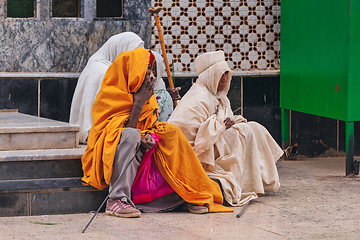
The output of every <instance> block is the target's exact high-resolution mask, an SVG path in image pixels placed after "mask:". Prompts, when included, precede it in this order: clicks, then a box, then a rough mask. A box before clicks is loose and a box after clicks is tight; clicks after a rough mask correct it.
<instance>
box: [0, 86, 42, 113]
mask: <svg viewBox="0 0 360 240" xmlns="http://www.w3.org/2000/svg"><path fill="white" fill-rule="evenodd" d="M0 86H1V87H0V109H18V110H19V112H22V113H26V114H30V115H34V116H37V103H38V81H37V80H36V79H0Z"/></svg>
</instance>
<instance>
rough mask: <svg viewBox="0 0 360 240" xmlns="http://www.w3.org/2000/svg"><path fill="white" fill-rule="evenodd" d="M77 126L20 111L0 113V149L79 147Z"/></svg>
mask: <svg viewBox="0 0 360 240" xmlns="http://www.w3.org/2000/svg"><path fill="white" fill-rule="evenodd" d="M79 129H80V127H79V126H77V125H71V124H69V123H66V122H60V121H55V120H51V119H46V118H41V117H36V116H31V115H27V114H22V113H19V112H0V151H13V150H35V149H65V148H77V147H78V146H79Z"/></svg>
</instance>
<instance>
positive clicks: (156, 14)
mask: <svg viewBox="0 0 360 240" xmlns="http://www.w3.org/2000/svg"><path fill="white" fill-rule="evenodd" d="M163 9H164V8H163V7H158V8H157V9H154V8H153V7H152V8H149V10H148V11H149V13H151V15H153V16H154V18H155V23H156V27H157V30H158V33H159V39H160V46H161V51H162V54H163V58H164V62H165V67H166V74H167V76H168V81H169V86H170V87H171V88H174V83H173V80H172V77H171V71H170V66H169V61H168V58H167V55H166V49H165V43H164V35H163V33H162V29H161V22H160V17H159V12H160V11H161V10H163ZM174 105H175V107H176V106H177V101H176V100H174Z"/></svg>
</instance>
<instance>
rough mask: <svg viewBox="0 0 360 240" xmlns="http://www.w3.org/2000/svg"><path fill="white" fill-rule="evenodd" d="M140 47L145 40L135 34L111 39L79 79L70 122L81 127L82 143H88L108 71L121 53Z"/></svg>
mask: <svg viewBox="0 0 360 240" xmlns="http://www.w3.org/2000/svg"><path fill="white" fill-rule="evenodd" d="M138 47H144V42H143V40H142V39H141V38H140V37H139V36H138V35H136V34H135V33H132V32H124V33H120V34H117V35H114V36H112V37H110V38H109V39H108V40H107V41H106V42H105V44H104V45H103V46H102V47H101V48H100V49H99V50H98V51H97V52H96V53H94V55H92V56H91V57H90V59H89V61H88V62H87V64H86V66H85V68H84V69H83V71H82V72H81V74H80V77H79V79H78V82H77V85H76V88H75V92H74V95H73V99H72V102H71V109H70V120H69V122H70V123H71V124H76V125H79V126H80V134H79V135H80V136H79V140H80V143H84V142H86V139H87V136H88V134H89V131H90V128H91V126H92V117H91V109H92V105H93V103H94V101H95V97H96V95H97V93H98V92H99V90H100V87H101V83H102V80H103V78H104V75H105V73H106V71H107V69H108V68H109V66H110V65H111V63H112V62H113V61H114V60H115V59H116V57H117V56H118V55H119V54H120V53H122V52H124V51H130V50H134V49H136V48H138Z"/></svg>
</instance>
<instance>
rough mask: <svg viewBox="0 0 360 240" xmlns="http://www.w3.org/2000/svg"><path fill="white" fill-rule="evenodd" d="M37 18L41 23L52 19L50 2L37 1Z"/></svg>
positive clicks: (46, 0) (44, 0)
mask: <svg viewBox="0 0 360 240" xmlns="http://www.w3.org/2000/svg"><path fill="white" fill-rule="evenodd" d="M36 18H37V19H38V20H39V21H47V20H49V19H50V0H36Z"/></svg>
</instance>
